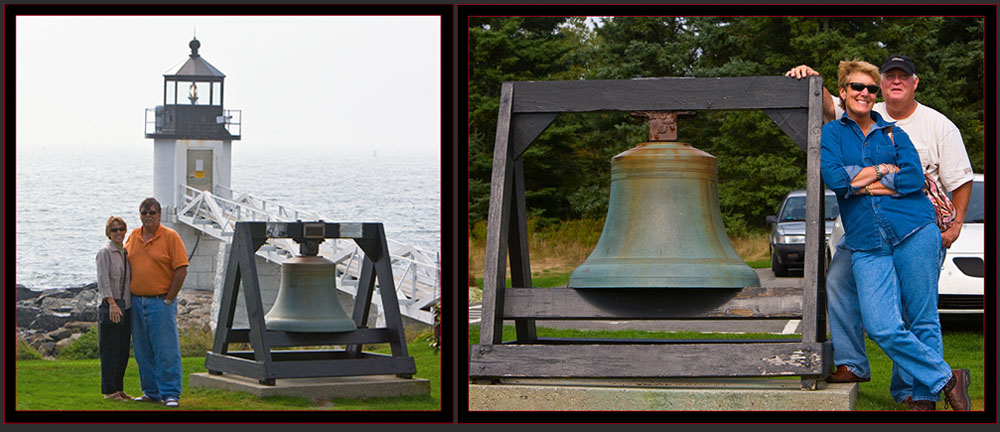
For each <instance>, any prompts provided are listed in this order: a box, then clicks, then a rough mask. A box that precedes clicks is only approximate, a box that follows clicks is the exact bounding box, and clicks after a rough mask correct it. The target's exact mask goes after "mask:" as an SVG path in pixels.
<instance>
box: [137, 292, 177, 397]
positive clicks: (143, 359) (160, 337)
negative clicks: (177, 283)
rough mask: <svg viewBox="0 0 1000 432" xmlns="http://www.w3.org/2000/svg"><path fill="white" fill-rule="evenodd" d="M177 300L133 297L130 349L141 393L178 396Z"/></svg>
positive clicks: (157, 395)
mask: <svg viewBox="0 0 1000 432" xmlns="http://www.w3.org/2000/svg"><path fill="white" fill-rule="evenodd" d="M177 337H178V335H177V303H176V302H175V303H172V304H169V305H168V304H166V303H165V302H164V301H163V298H162V297H139V296H132V351H133V352H134V353H135V363H136V365H137V366H138V367H139V383H140V385H141V386H142V393H143V394H145V395H146V396H149V397H151V398H153V399H157V400H166V399H169V398H174V399H180V396H181V350H180V345H179V344H178V340H177Z"/></svg>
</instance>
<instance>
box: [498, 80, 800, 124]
mask: <svg viewBox="0 0 1000 432" xmlns="http://www.w3.org/2000/svg"><path fill="white" fill-rule="evenodd" d="M504 84H507V83H504ZM513 85H514V92H515V94H516V95H517V97H516V98H515V99H514V104H513V113H514V114H520V113H543V112H547V113H559V112H590V111H687V110H706V109H730V110H736V109H770V108H778V109H780V108H806V107H808V106H809V97H808V92H807V91H808V89H809V83H808V81H807V80H797V79H795V78H790V77H784V76H755V77H726V78H641V79H632V80H576V81H520V82H515V83H513ZM498 128H499V125H498Z"/></svg>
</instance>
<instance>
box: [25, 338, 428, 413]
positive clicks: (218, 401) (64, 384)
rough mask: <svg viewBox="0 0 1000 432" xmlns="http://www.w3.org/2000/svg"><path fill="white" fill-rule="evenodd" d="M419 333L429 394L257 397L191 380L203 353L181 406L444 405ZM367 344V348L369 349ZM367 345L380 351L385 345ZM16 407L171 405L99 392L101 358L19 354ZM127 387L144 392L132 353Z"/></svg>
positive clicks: (190, 363) (417, 354)
mask: <svg viewBox="0 0 1000 432" xmlns="http://www.w3.org/2000/svg"><path fill="white" fill-rule="evenodd" d="M428 343H429V342H428V341H426V340H424V339H423V338H417V339H415V340H414V341H412V342H410V343H409V344H408V345H407V349H408V353H409V354H410V355H411V356H412V357H413V358H414V361H415V362H416V366H417V373H416V375H415V377H416V378H424V379H427V380H428V381H429V382H430V387H431V391H430V394H429V395H425V396H409V397H397V398H371V399H363V400H353V399H332V400H310V399H307V398H301V397H287V396H275V397H266V398H259V397H256V396H253V395H251V394H249V393H243V392H230V391H224V390H217V389H205V388H194V387H190V386H188V377H189V375H190V374H192V373H198V372H206V370H205V358H204V357H203V356H201V357H183V358H182V369H183V375H184V378H183V387H182V392H181V409H184V410H364V411H389V410H434V411H436V410H440V409H441V357H440V354H439V353H435V352H434V350H433V348H431V347H430V346H429V345H428ZM366 350H367V349H366ZM367 351H374V352H378V351H382V352H384V353H388V352H389V351H388V350H386V349H383V350H376V349H371V350H367ZM15 372H16V379H15V381H14V385H15V398H16V403H15V408H16V409H17V410H42V411H49V410H75V411H89V410H122V411H125V410H171V409H173V408H166V407H164V406H162V405H160V404H153V403H139V402H121V401H111V400H105V399H104V396H103V395H101V376H100V374H101V372H100V361H99V360H94V359H85V360H18V361H17V364H16V366H15ZM125 392H126V393H128V394H129V395H133V396H138V395H141V394H142V391H141V390H140V388H139V372H138V370H137V369H136V366H135V360H134V359H130V360H129V365H128V368H127V369H126V372H125Z"/></svg>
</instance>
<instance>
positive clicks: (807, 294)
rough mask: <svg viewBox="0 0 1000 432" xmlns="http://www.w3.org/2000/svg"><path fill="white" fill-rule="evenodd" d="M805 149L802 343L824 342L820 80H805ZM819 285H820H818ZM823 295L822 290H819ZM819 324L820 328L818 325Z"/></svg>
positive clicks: (823, 234) (824, 279)
mask: <svg viewBox="0 0 1000 432" xmlns="http://www.w3.org/2000/svg"><path fill="white" fill-rule="evenodd" d="M807 83H808V84H809V92H810V93H811V95H812V96H814V97H810V98H809V147H808V150H807V151H806V245H805V263H804V267H803V274H802V286H803V287H805V289H804V291H803V293H802V294H803V295H802V324H801V328H802V340H803V341H805V342H822V341H824V340H826V321H825V320H821V319H820V317H825V315H826V303H825V302H824V301H821V298H820V296H819V291H820V289H821V287H823V288H825V282H826V268H825V267H826V253H825V252H824V251H825V245H826V215H825V212H824V203H825V202H826V196H825V194H826V191H825V189H826V188H825V187H823V180H822V179H821V178H820V143H819V141H820V136H821V135H822V128H823V100H822V99H821V95H822V92H823V78H821V77H818V76H812V77H809V79H808V80H807ZM821 284H822V285H821ZM823 291H824V292H825V289H823ZM821 321H822V323H823V325H820V322H821Z"/></svg>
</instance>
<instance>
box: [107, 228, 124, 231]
mask: <svg viewBox="0 0 1000 432" xmlns="http://www.w3.org/2000/svg"><path fill="white" fill-rule="evenodd" d="M108 231H111V232H122V231H125V228H124V227H119V228H111V229H110V230H108Z"/></svg>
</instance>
